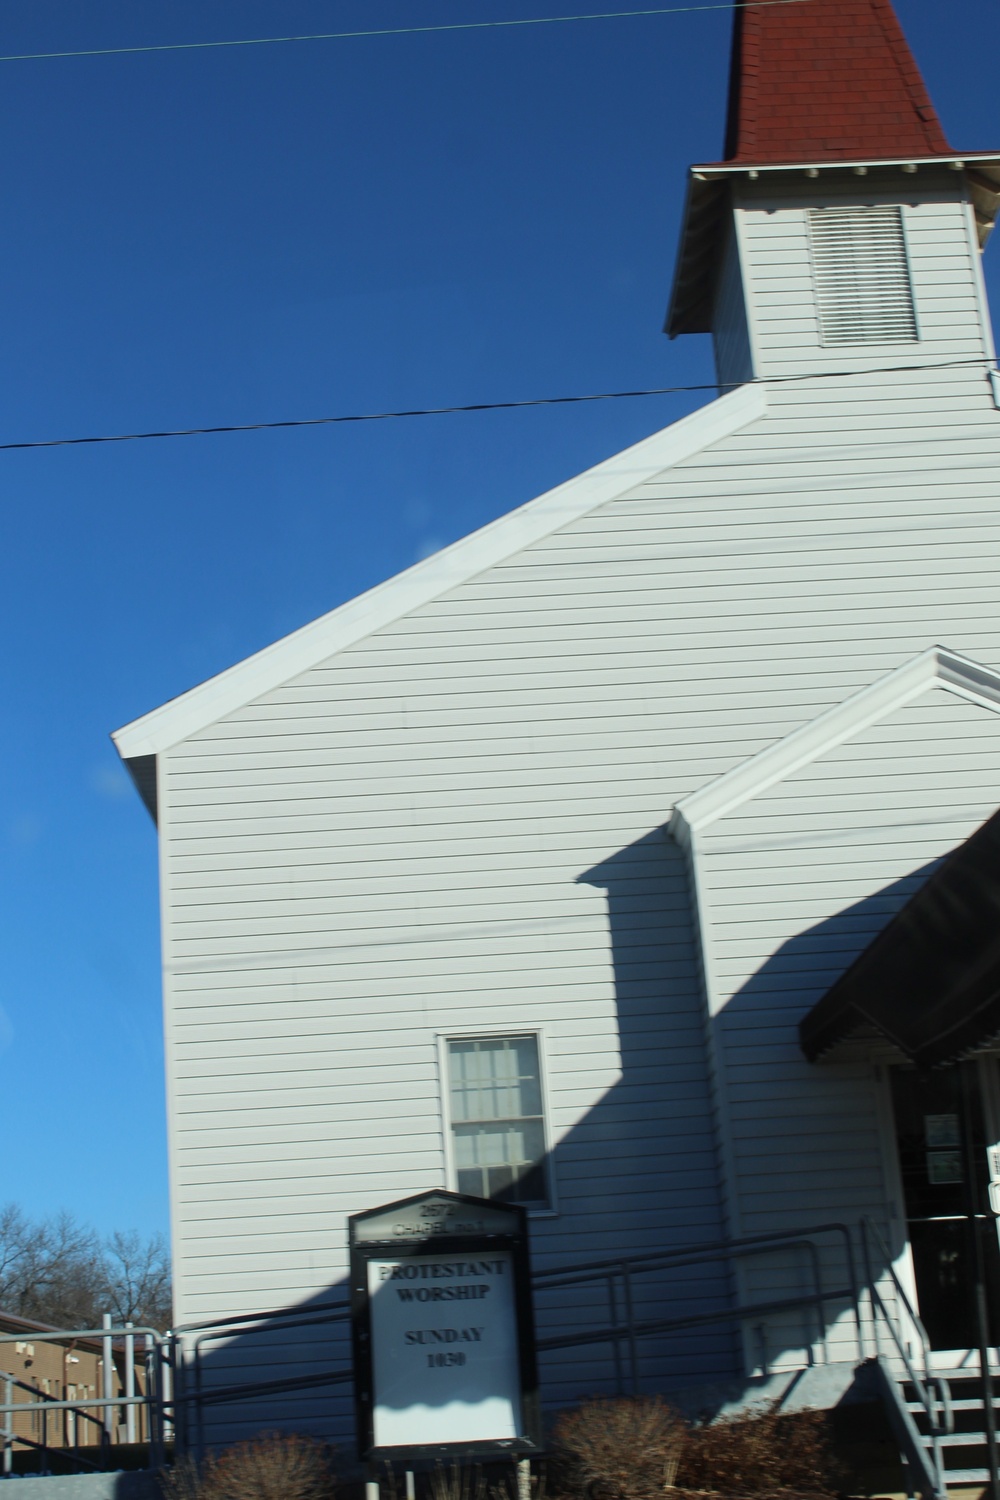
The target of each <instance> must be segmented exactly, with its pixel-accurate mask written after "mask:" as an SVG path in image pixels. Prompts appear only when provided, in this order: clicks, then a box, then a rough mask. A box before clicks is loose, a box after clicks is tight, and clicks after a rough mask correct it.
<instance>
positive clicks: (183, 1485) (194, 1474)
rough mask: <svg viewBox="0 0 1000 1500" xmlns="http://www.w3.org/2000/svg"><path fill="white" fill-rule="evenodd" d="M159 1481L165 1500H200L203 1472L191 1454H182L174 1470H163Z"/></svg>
mask: <svg viewBox="0 0 1000 1500" xmlns="http://www.w3.org/2000/svg"><path fill="white" fill-rule="evenodd" d="M159 1479H160V1488H161V1490H162V1491H163V1494H164V1497H165V1500H198V1489H199V1486H200V1485H201V1471H200V1469H199V1468H198V1463H197V1460H196V1459H194V1458H192V1457H191V1454H190V1453H182V1454H181V1456H180V1457H179V1458H177V1459H176V1460H175V1461H174V1465H173V1467H172V1468H170V1469H163V1470H161V1472H160V1476H159Z"/></svg>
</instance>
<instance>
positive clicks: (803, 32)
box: [725, 0, 954, 165]
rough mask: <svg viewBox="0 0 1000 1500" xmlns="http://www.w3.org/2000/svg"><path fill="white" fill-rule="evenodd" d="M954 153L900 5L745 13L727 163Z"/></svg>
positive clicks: (825, 3)
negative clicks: (896, 9) (899, 11)
mask: <svg viewBox="0 0 1000 1500" xmlns="http://www.w3.org/2000/svg"><path fill="white" fill-rule="evenodd" d="M952 155H954V153H953V151H952V148H951V146H950V145H949V144H948V140H947V137H946V136H945V133H944V130H943V129H942V127H941V122H940V120H939V119H938V117H937V113H936V111H935V109H934V106H933V104H932V103H931V100H930V96H929V94H928V93H927V89H926V87H925V86H924V81H923V79H922V78H921V76H920V70H919V68H918V67H917V64H916V62H915V60H914V57H913V53H912V52H911V51H910V48H909V46H908V44H907V41H906V37H905V36H904V35H903V32H902V28H901V27H900V24H899V22H898V20H897V19H896V14H895V12H894V10H893V8H892V5H891V4H890V0H792V3H790V4H785V5H781V4H779V5H774V4H768V5H754V4H744V5H741V6H740V7H739V8H738V9H737V11H736V15H735V17H734V27H733V47H732V60H731V63H730V82H729V117H728V120H727V123H726V147H725V157H726V160H727V161H730V162H751V163H753V164H755V165H763V164H764V163H774V162H802V161H808V162H823V161H852V160H857V159H859V158H866V157H883V158H885V157H889V158H897V159H898V158H909V157H916V158H920V157H935V156H945V157H947V156H952Z"/></svg>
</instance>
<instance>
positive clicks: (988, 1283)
mask: <svg viewBox="0 0 1000 1500" xmlns="http://www.w3.org/2000/svg"><path fill="white" fill-rule="evenodd" d="M891 1072H892V1102H893V1112H894V1115H895V1121H896V1142H897V1147H898V1150H899V1165H900V1171H901V1174H902V1180H903V1199H904V1204H905V1211H906V1223H907V1232H908V1235H909V1240H910V1248H911V1251H912V1255H913V1271H914V1276H915V1278H916V1284H917V1301H918V1304H919V1311H920V1317H921V1320H922V1322H923V1324H924V1327H925V1328H926V1330H927V1334H928V1337H929V1338H930V1342H931V1348H932V1349H975V1348H978V1345H979V1333H978V1330H977V1327H976V1312H975V1286H976V1247H975V1240H974V1239H973V1233H975V1234H977V1235H978V1237H979V1240H980V1244H981V1246H982V1257H983V1270H984V1280H985V1287H986V1303H987V1310H988V1320H989V1329H988V1333H989V1342H990V1344H992V1345H996V1344H997V1343H1000V1242H998V1239H997V1230H996V1221H995V1220H994V1218H993V1215H992V1214H991V1213H990V1212H989V1208H988V1203H987V1188H988V1185H989V1161H988V1157H987V1147H988V1145H990V1144H992V1142H990V1141H988V1140H987V1132H986V1125H985V1111H984V1108H983V1099H982V1091H981V1088H980V1085H979V1078H978V1073H977V1071H976V1069H975V1067H974V1066H970V1065H964V1066H958V1067H951V1068H930V1069H919V1068H893V1069H892V1070H891ZM970 1214H971V1215H973V1216H974V1217H971V1218H970Z"/></svg>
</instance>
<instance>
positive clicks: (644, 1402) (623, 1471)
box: [552, 1396, 686, 1500]
mask: <svg viewBox="0 0 1000 1500" xmlns="http://www.w3.org/2000/svg"><path fill="white" fill-rule="evenodd" d="M685 1438H686V1428H685V1424H684V1419H683V1417H681V1416H680V1414H679V1413H678V1412H676V1411H674V1410H673V1408H672V1407H670V1406H667V1405H666V1403H665V1402H663V1401H661V1400H660V1398H659V1396H652V1397H646V1396H635V1397H627V1396H620V1397H617V1398H614V1399H610V1400H594V1401H587V1402H585V1403H584V1404H583V1405H582V1406H579V1407H577V1408H576V1410H575V1411H567V1412H563V1413H562V1415H561V1416H560V1417H559V1420H558V1421H557V1423H556V1426H555V1430H554V1432H553V1434H552V1443H553V1447H554V1449H555V1452H556V1455H557V1465H558V1477H559V1481H560V1484H561V1487H562V1488H563V1489H566V1490H569V1491H571V1492H575V1493H577V1494H584V1495H587V1496H589V1497H592V1500H653V1497H654V1496H657V1495H662V1494H663V1491H664V1490H666V1489H669V1488H670V1487H671V1485H672V1484H673V1482H674V1478H675V1476H676V1473H677V1466H678V1463H679V1461H680V1457H681V1451H682V1449H683V1447H684V1444H685Z"/></svg>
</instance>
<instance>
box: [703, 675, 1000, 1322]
mask: <svg viewBox="0 0 1000 1500" xmlns="http://www.w3.org/2000/svg"><path fill="white" fill-rule="evenodd" d="M886 749H889V750H891V752H892V753H891V755H888V756H887V755H885V754H882V753H880V752H882V751H884V750H886ZM990 752H991V753H992V764H993V774H992V776H987V777H985V778H984V777H983V776H982V773H981V770H980V767H981V765H982V763H983V761H984V758H985V757H986V755H987V754H988V753H990ZM967 753H968V754H969V755H971V757H972V758H973V760H974V762H975V764H976V769H975V770H974V771H972V772H971V773H970V770H969V767H968V766H967V765H966V754H967ZM998 778H1000V716H997V715H995V714H992V713H990V712H987V711H985V710H984V709H982V708H981V707H978V706H976V705H973V704H970V703H966V702H963V701H961V700H957V699H955V698H954V697H950V696H949V695H947V694H945V693H943V692H941V691H940V690H938V691H935V692H933V693H931V694H929V695H927V696H925V697H924V698H922V699H920V700H918V701H917V702H916V703H914V704H911V705H910V706H909V707H907V708H906V709H903V710H901V711H898V712H896V713H894V714H892V715H891V716H889V717H888V718H886V719H884V720H882V721H881V722H880V723H878V724H876V725H874V726H872V727H870V728H869V729H868V730H867V731H865V732H864V733H863V734H861V735H859V736H858V737H857V738H856V739H854V740H852V741H850V742H848V743H847V744H845V745H842V746H840V747H839V748H838V749H836V750H833V751H831V752H830V753H829V754H827V755H824V756H821V757H820V758H819V759H817V760H816V761H814V762H813V763H812V764H811V765H809V766H807V767H806V768H804V769H802V770H800V771H798V772H797V773H795V774H794V775H793V776H790V777H789V778H787V779H786V780H784V781H781V782H779V783H777V784H776V785H775V786H772V787H771V788H769V789H768V790H767V791H766V792H764V793H762V794H761V795H760V796H758V797H755V798H753V799H752V800H751V801H749V802H747V803H745V804H744V805H743V806H742V807H740V808H739V809H737V810H736V811H735V812H733V813H732V814H730V815H729V816H728V817H723V818H722V819H721V820H720V821H719V822H718V823H716V824H714V825H713V826H712V828H711V829H710V830H708V832H707V833H706V834H704V835H703V836H702V837H701V840H700V844H699V861H700V865H699V868H700V872H701V879H702V882H703V890H704V893H705V912H706V914H707V916H706V917H705V919H706V920H707V921H708V922H710V925H711V933H712V947H713V973H714V980H715V985H716V989H717V1005H718V1015H717V1016H716V1018H715V1020H714V1029H715V1047H716V1055H717V1057H718V1059H719V1067H720V1069H721V1073H722V1087H723V1088H724V1090H725V1093H726V1097H727V1101H728V1110H729V1115H730V1120H731V1128H732V1139H733V1142H734V1155H735V1159H736V1161H737V1162H738V1169H737V1170H736V1171H735V1172H734V1173H733V1176H732V1181H733V1189H732V1192H733V1200H734V1201H733V1214H734V1219H735V1221H736V1223H738V1225H739V1228H740V1230H741V1231H742V1232H743V1233H766V1232H768V1230H769V1229H771V1228H773V1227H774V1226H775V1224H776V1223H782V1222H788V1221H789V1220H790V1219H791V1218H792V1216H794V1217H795V1218H796V1219H797V1222H799V1223H802V1224H808V1223H809V1221H810V1220H812V1221H813V1222H820V1221H824V1220H825V1221H829V1220H831V1219H839V1218H850V1219H856V1218H857V1217H858V1216H859V1215H860V1214H861V1213H863V1212H868V1213H871V1214H873V1215H875V1216H877V1217H880V1218H881V1217H885V1215H886V1207H885V1205H886V1203H887V1201H888V1200H889V1199H891V1197H892V1190H891V1187H890V1186H889V1183H888V1181H887V1171H889V1170H891V1168H887V1165H886V1152H887V1149H888V1151H890V1152H891V1149H892V1148H891V1142H889V1143H885V1142H882V1141H881V1140H880V1135H879V1130H878V1127H877V1119H878V1113H879V1105H880V1100H879V1097H878V1095H879V1090H880V1089H883V1088H884V1086H885V1085H884V1081H882V1080H881V1079H880V1078H878V1077H877V1076H876V1075H875V1072H874V1071H873V1070H872V1069H871V1068H870V1067H865V1066H861V1065H857V1064H855V1065H844V1064H840V1065H828V1066H826V1067H823V1066H820V1067H810V1066H809V1065H808V1064H806V1062H805V1060H804V1059H803V1057H802V1055H801V1053H800V1052H799V1051H798V1048H797V1047H796V1046H795V1044H794V1042H795V1027H796V1025H797V1023H798V1021H799V1020H800V1019H801V1017H802V1016H803V1015H804V1014H805V1013H806V1012H807V1011H808V1010H809V1008H810V1007H811V1005H813V1004H814V1003H815V1002H816V1001H817V1000H818V999H819V998H820V997H821V996H822V994H823V993H824V991H825V989H826V988H827V987H828V986H829V984H830V983H831V982H832V981H833V980H834V979H835V978H836V977H838V975H839V974H840V973H842V972H843V970H844V969H845V968H846V967H847V965H848V964H849V963H850V962H851V961H852V960H853V958H854V957H856V955H857V954H858V953H859V952H860V951H861V950H862V949H863V948H864V947H865V946H866V945H867V943H868V942H870V941H871V938H872V936H873V935H874V933H875V932H877V931H879V930H880V929H881V927H882V926H883V925H884V923H885V922H886V920H888V918H889V917H890V916H891V915H892V914H893V913H894V912H895V911H897V910H898V909H899V908H900V907H901V906H902V905H903V903H904V901H905V900H906V899H907V897H908V896H909V895H911V894H912V892H913V890H914V889H915V887H916V884H918V883H919V882H918V881H917V880H915V878H914V872H916V871H919V870H921V869H923V870H925V871H926V869H927V867H928V866H932V865H933V864H934V863H936V862H937V861H938V860H939V859H940V858H941V857H942V856H943V855H944V854H946V853H947V852H948V851H949V850H950V849H951V848H953V847H955V845H957V844H958V843H959V842H961V841H962V840H963V839H965V838H967V837H968V836H969V834H971V833H972V832H973V831H974V829H975V828H976V827H977V826H978V825H979V824H980V823H981V822H982V821H983V820H984V819H985V818H986V817H987V816H989V815H990V814H991V813H992V812H993V811H994V810H995V807H996V803H997V786H998ZM970 784H974V785H975V786H976V788H977V791H976V795H975V796H974V797H972V798H971V799H970V798H969V796H968V788H969V785H970ZM862 789H863V790H862ZM862 799H864V800H865V801H866V803H868V804H869V806H870V811H869V815H868V819H867V827H866V850H865V857H864V859H863V860H860V861H859V860H858V859H856V858H855V859H853V860H851V861H849V862H845V863H842V862H841V861H840V857H839V849H838V848H837V846H836V844H835V843H834V842H832V841H831V839H830V837H829V830H830V829H831V828H833V829H839V828H840V827H841V826H842V825H843V824H844V823H845V822H851V821H853V820H854V818H855V816H856V812H857V807H858V805H859V801H860V800H862ZM769 814H773V817H771V816H769ZM761 815H763V819H762V816H761ZM901 823H903V824H905V825H906V826H907V827H908V829H909V834H910V839H909V842H908V843H907V845H906V858H905V860H903V861H901V860H900V857H899V848H898V845H897V842H896V828H897V827H898V826H899V825H900V824H901ZM775 827H779V828H781V829H784V830H785V833H784V835H781V834H780V833H779V834H778V836H777V837H775V836H773V834H772V831H773V829H774V828H775ZM761 830H767V832H768V835H769V844H768V851H767V852H768V862H767V865H766V867H765V868H764V869H763V870H762V867H761V863H760V857H759V856H760V851H759V838H760V832H761ZM834 860H835V861H836V866H837V874H838V879H837V880H836V881H830V880H829V879H827V878H826V877H827V872H828V871H829V870H830V865H831V861H834ZM703 915H704V914H703ZM782 1020H783V1021H784V1024H782ZM762 1022H765V1023H766V1024H762ZM859 1125H863V1127H864V1128H863V1129H861V1130H859ZM792 1126H794V1133H795V1141H796V1147H795V1151H794V1152H790V1151H789V1137H788V1133H787V1132H788V1129H789V1128H790V1127H792ZM900 1230H901V1226H900V1225H899V1224H898V1223H897V1225H896V1231H897V1233H899V1232H900ZM763 1274H764V1273H761V1275H760V1276H758V1275H757V1273H756V1272H753V1273H751V1274H750V1275H749V1277H748V1280H749V1284H750V1286H751V1288H752V1289H753V1291H754V1293H755V1294H756V1295H760V1296H763V1295H764V1294H765V1291H766V1287H767V1283H766V1280H762V1279H761V1278H762V1277H763ZM850 1337H851V1334H850V1330H849V1329H844V1330H843V1338H844V1340H845V1341H846V1342H847V1343H849V1342H850Z"/></svg>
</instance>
